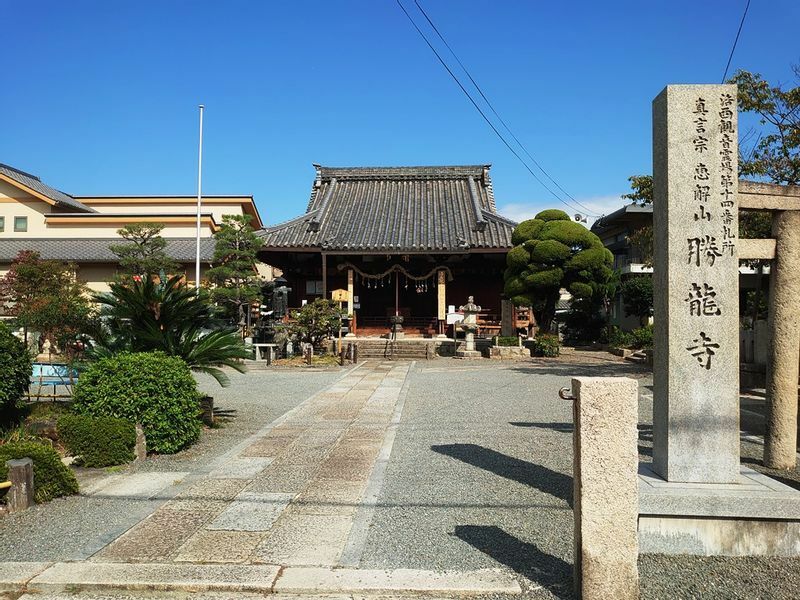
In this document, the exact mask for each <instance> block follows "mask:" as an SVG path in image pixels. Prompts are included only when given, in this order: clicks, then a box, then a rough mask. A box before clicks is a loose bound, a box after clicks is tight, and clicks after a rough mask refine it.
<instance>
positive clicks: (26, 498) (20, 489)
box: [6, 458, 34, 512]
mask: <svg viewBox="0 0 800 600" xmlns="http://www.w3.org/2000/svg"><path fill="white" fill-rule="evenodd" d="M6 467H8V480H9V481H10V482H11V489H9V490H8V511H9V512H19V511H21V510H25V509H26V508H30V507H31V506H33V505H34V501H33V494H34V487H33V461H32V460H31V459H30V458H18V459H13V460H8V461H6Z"/></svg>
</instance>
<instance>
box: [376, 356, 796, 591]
mask: <svg viewBox="0 0 800 600" xmlns="http://www.w3.org/2000/svg"><path fill="white" fill-rule="evenodd" d="M574 375H587V376H628V377H634V378H636V379H639V380H640V392H641V394H642V399H641V401H640V422H641V423H642V425H641V426H640V429H641V431H642V434H641V444H640V452H641V456H642V459H643V460H651V455H652V427H651V425H650V423H651V422H652V421H651V418H652V398H651V395H652V377H651V374H650V373H649V372H648V371H647V370H646V369H644V368H641V367H639V366H637V365H631V364H628V363H623V362H620V361H619V360H617V359H615V358H609V357H608V355H602V354H601V355H595V354H589V353H585V354H584V353H580V354H576V355H574V356H565V357H562V358H561V359H559V360H557V361H552V360H550V361H548V360H533V361H524V362H522V361H521V362H519V363H516V364H513V365H508V364H505V363H504V364H503V365H492V366H488V365H486V364H485V363H469V364H467V363H459V362H456V361H444V360H442V361H436V362H433V363H424V362H418V363H417V364H416V367H415V368H414V369H413V370H412V372H411V373H410V375H409V393H408V397H407V399H406V402H405V407H404V410H403V416H402V420H401V423H400V427H399V429H398V432H397V437H396V439H395V443H394V448H393V451H392V457H391V460H390V462H389V466H388V469H387V472H386V480H385V482H384V486H383V489H382V491H381V495H380V498H379V505H378V507H377V509H376V511H375V518H374V520H373V523H372V526H371V528H370V533H369V536H368V538H367V544H366V549H365V552H364V556H363V559H362V563H361V566H362V567H366V568H370V567H371V568H401V567H406V568H434V569H476V568H482V567H498V566H501V567H505V568H511V569H512V570H513V571H515V572H516V573H517V574H518V575H519V576H520V582H521V584H522V585H523V588H524V589H525V597H527V598H572V597H573V594H572V577H571V570H572V561H573V557H572V512H571V508H570V504H569V502H570V496H571V489H572V478H571V471H572V447H571V433H572V416H571V408H570V406H569V404H568V403H567V402H564V401H563V400H560V399H559V398H558V396H557V392H558V389H559V388H561V387H564V386H566V385H568V384H569V377H570V376H574ZM761 448H762V447H761V446H759V445H758V444H754V443H751V442H743V444H742V455H743V460H744V461H748V460H749V458H755V457H756V456H757V457H758V458H760V452H761ZM751 466H753V467H756V466H757V465H755V464H751ZM760 470H763V468H762V469H760ZM794 475H796V473H795V474H794ZM794 475H793V476H794ZM799 572H800V560H798V559H786V558H723V557H712V558H705V557H673V556H643V557H641V559H640V576H641V581H642V585H641V597H642V598H653V599H655V598H658V599H673V598H681V599H683V598H685V599H689V598H720V599H722V598H800V582H799V581H798V579H797V576H796V575H797V573H799ZM487 598H488V597H487ZM492 598H500V597H499V596H492Z"/></svg>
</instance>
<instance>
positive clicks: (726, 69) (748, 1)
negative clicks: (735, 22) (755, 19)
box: [722, 0, 750, 83]
mask: <svg viewBox="0 0 800 600" xmlns="http://www.w3.org/2000/svg"><path fill="white" fill-rule="evenodd" d="M749 9H750V0H747V4H746V5H745V7H744V14H743V15H742V20H741V22H740V23H739V31H737V32H736V38H735V39H734V40H733V48H731V54H730V56H728V64H727V65H725V74H724V75H723V76H722V83H725V79H727V78H728V69H730V67H731V61H732V60H733V53H734V51H735V50H736V44H737V43H739V35H740V34H741V33H742V27H743V26H744V20H745V18H747V11H748V10H749Z"/></svg>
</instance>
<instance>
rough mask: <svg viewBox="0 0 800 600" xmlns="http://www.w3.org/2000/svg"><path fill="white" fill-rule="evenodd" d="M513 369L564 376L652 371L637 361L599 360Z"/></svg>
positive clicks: (623, 375) (645, 373) (612, 375)
mask: <svg viewBox="0 0 800 600" xmlns="http://www.w3.org/2000/svg"><path fill="white" fill-rule="evenodd" d="M511 370H512V371H516V372H518V373H525V374H527V375H537V374H538V375H541V374H542V373H547V374H548V375H560V376H563V377H625V376H630V377H643V376H646V375H649V374H651V373H652V369H650V368H649V367H646V366H642V365H638V364H636V363H620V362H616V361H615V362H598V363H589V364H587V363H563V362H555V361H554V362H546V363H537V364H534V365H526V366H519V367H512V369H511Z"/></svg>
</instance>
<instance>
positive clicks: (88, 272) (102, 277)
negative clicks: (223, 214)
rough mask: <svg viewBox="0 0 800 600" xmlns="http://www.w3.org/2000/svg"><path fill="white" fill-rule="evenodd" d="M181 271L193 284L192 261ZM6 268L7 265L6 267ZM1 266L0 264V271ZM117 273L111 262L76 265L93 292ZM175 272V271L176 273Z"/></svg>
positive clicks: (103, 289)
mask: <svg viewBox="0 0 800 600" xmlns="http://www.w3.org/2000/svg"><path fill="white" fill-rule="evenodd" d="M182 267H183V269H182V271H181V272H182V273H184V274H185V275H187V276H188V280H189V281H190V283H191V284H194V263H193V264H191V265H182ZM6 268H7V267H6ZM2 269H3V267H2V266H0V272H2ZM208 269H209V266H208V265H207V264H201V265H200V279H201V280H202V279H203V278H204V277H205V274H206V271H208ZM116 274H117V265H116V264H111V263H82V264H80V265H78V270H77V273H76V275H77V277H78V280H79V281H81V282H82V283H85V284H86V287H88V288H89V289H90V290H91V291H93V292H107V291H109V290H110V289H111V288H110V287H109V285H108V284H109V282H110V281H113V280H114V276H115V275H116ZM176 274H177V273H176Z"/></svg>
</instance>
